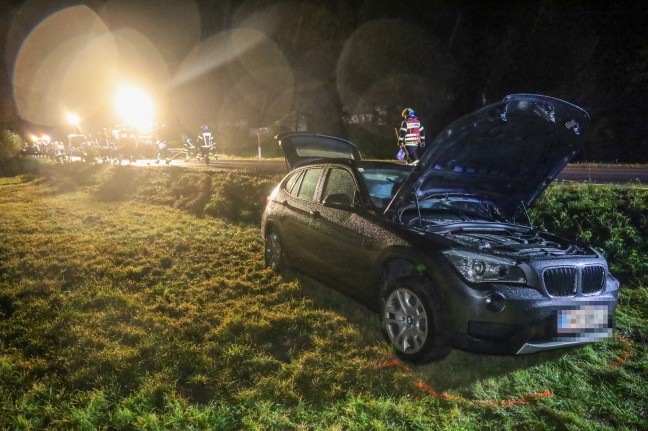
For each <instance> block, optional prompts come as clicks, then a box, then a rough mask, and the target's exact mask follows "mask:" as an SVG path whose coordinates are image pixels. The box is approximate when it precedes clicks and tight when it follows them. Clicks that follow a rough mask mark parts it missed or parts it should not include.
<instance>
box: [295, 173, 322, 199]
mask: <svg viewBox="0 0 648 431" xmlns="http://www.w3.org/2000/svg"><path fill="white" fill-rule="evenodd" d="M323 171H324V169H323V168H313V169H308V170H306V172H305V173H304V175H303V176H302V180H301V184H300V185H299V191H298V192H297V197H298V198H301V199H304V200H308V201H312V200H313V199H314V198H315V191H316V190H317V184H318V183H319V180H320V178H321V177H322V172H323ZM291 194H294V190H293V193H291Z"/></svg>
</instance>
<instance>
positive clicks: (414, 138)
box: [398, 117, 425, 147]
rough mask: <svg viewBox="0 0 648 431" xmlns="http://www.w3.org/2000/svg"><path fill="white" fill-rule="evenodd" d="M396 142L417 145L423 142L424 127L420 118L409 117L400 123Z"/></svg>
mask: <svg viewBox="0 0 648 431" xmlns="http://www.w3.org/2000/svg"><path fill="white" fill-rule="evenodd" d="M398 142H399V143H400V144H405V145H406V146H412V147H418V146H419V144H420V143H421V142H425V129H424V127H423V125H422V124H421V120H419V119H418V118H417V117H411V118H408V119H407V120H405V121H403V122H402V123H401V128H400V132H399V139H398Z"/></svg>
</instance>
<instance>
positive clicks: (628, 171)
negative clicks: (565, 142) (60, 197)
mask: <svg viewBox="0 0 648 431" xmlns="http://www.w3.org/2000/svg"><path fill="white" fill-rule="evenodd" d="M125 164H126V163H125ZM134 164H135V165H137V166H157V165H158V163H157V162H156V161H155V160H138V161H137V162H135V163H134ZM159 165H160V166H165V163H164V162H162V163H160V164H159ZM169 165H172V166H181V167H182V166H185V167H192V168H194V167H201V166H202V167H207V166H205V163H204V162H201V161H197V160H189V161H187V162H185V161H184V159H174V160H171V162H170V164H169ZM209 168H212V169H217V168H220V169H244V170H248V171H255V172H263V173H276V174H282V173H287V172H288V168H287V167H286V162H285V161H284V160H279V159H261V160H257V159H213V158H212V159H211V160H210V163H209ZM557 179H558V180H568V181H580V182H590V183H596V184H627V183H630V182H632V183H638V184H644V185H645V184H648V166H646V167H643V168H639V167H625V166H620V167H615V166H587V165H568V166H567V167H566V168H565V169H563V170H562V172H561V173H560V174H559V175H558V178H557Z"/></svg>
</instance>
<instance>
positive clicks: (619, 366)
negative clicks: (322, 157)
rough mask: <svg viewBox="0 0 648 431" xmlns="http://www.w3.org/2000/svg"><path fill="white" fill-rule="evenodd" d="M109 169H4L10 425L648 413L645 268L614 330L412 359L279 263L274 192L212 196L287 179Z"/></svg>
mask: <svg viewBox="0 0 648 431" xmlns="http://www.w3.org/2000/svg"><path fill="white" fill-rule="evenodd" d="M65 169H71V168H65ZM93 169H96V171H88V172H75V171H72V170H70V171H69V172H63V171H52V172H49V173H46V174H42V175H40V176H35V177H32V178H26V177H25V178H23V177H14V178H5V179H0V376H1V378H0V429H25V430H28V429H53V430H70V429H78V430H81V429H92V430H96V429H106V430H108V429H110V430H113V429H117V430H161V429H178V430H186V429H215V430H237V429H258V430H266V429H277V430H286V429H308V430H310V429H327V430H342V429H345V430H346V429H357V430H381V429H383V430H394V429H407V430H410V429H412V430H429V429H489V428H492V429H565V430H566V429H570V430H571V429H594V430H597V429H601V430H603V429H646V428H648V419H646V417H647V416H648V412H646V406H648V391H647V390H646V383H647V376H648V373H647V370H648V360H647V359H646V358H647V357H648V356H647V355H646V353H648V352H647V350H648V349H647V348H646V346H647V345H648V342H647V341H648V311H647V310H648V293H647V292H648V289H646V287H647V286H645V285H643V284H642V282H641V280H642V279H641V278H639V279H638V280H639V281H637V282H636V284H635V285H634V286H632V288H626V289H624V290H623V291H622V296H621V300H620V305H619V309H618V313H617V325H618V334H617V337H616V338H615V339H614V340H611V341H609V342H606V343H598V344H594V345H591V346H586V347H581V348H573V349H567V350H561V351H555V352H547V353H541V354H536V355H531V356H524V357H513V356H489V355H475V354H470V353H466V352H461V351H453V352H452V353H451V354H450V355H449V356H448V357H447V358H446V359H444V360H443V361H440V362H437V363H433V364H428V365H425V366H417V367H411V366H409V365H407V364H402V363H399V362H396V361H394V360H393V358H392V357H391V356H390V355H389V349H388V346H387V345H386V343H385V342H384V341H383V339H382V336H381V334H380V331H379V329H378V319H377V317H376V315H375V314H373V313H371V312H370V311H368V310H367V309H366V308H364V307H363V306H362V305H360V304H358V303H357V302H355V301H353V300H350V299H348V298H346V297H344V296H342V295H341V294H339V293H337V292H335V291H334V290H332V289H330V288H328V287H326V286H323V285H321V284H319V283H317V282H315V281H313V280H311V279H308V278H306V277H304V276H303V275H301V274H298V273H290V272H288V273H286V274H283V275H282V276H278V275H274V274H272V273H271V272H269V271H268V270H266V269H264V268H263V264H262V243H261V240H260V236H259V231H258V226H257V225H256V222H255V220H256V219H255V217H256V212H255V211H257V208H256V206H255V205H256V203H251V204H249V205H246V204H245V203H244V202H239V203H235V204H233V207H236V208H237V210H236V211H233V210H232V211H231V212H224V213H213V215H211V214H210V213H209V212H208V211H207V208H208V207H209V203H210V202H213V201H215V198H214V196H215V195H218V196H219V198H218V199H220V200H221V202H228V200H229V199H232V197H231V196H232V195H233V194H236V193H235V191H236V190H237V189H239V188H242V187H244V188H248V189H250V190H255V191H250V193H251V194H250V197H249V198H250V199H252V198H251V196H252V195H255V194H256V195H259V196H262V195H263V194H264V193H265V191H266V190H265V189H266V187H267V185H268V184H271V182H272V181H271V180H272V179H270V178H261V179H258V178H250V177H247V176H246V175H245V174H244V173H236V172H235V173H230V174H229V176H228V175H227V174H225V173H220V172H216V173H213V174H211V175H208V174H206V173H205V172H203V171H183V172H176V171H173V170H147V169H143V170H141V171H134V170H132V171H125V170H120V169H115V168H109V169H104V168H93ZM206 175H207V176H206ZM206 178H210V179H209V180H207V179H206ZM121 181H123V182H124V183H123V184H122V185H121V186H117V185H115V184H113V183H120V182H121ZM108 183H110V184H108ZM127 185H128V187H127ZM226 185H227V187H229V191H227V190H228V189H227V188H226ZM250 185H252V186H250ZM200 196H202V197H201V198H200V199H202V200H200V199H198V198H199V197H200ZM185 198H188V200H187V201H186V202H185V201H184V200H183V199H185ZM192 200H193V201H194V202H195V201H196V200H200V202H198V203H194V204H193V206H192V205H189V204H188V202H190V201H192ZM201 202H204V206H202V210H200V207H201V205H203V204H202V203H201ZM222 205H223V206H222V208H225V207H226V206H225V204H222ZM197 209H198V210H197ZM224 211H227V210H224Z"/></svg>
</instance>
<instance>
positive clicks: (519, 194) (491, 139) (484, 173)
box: [386, 94, 589, 219]
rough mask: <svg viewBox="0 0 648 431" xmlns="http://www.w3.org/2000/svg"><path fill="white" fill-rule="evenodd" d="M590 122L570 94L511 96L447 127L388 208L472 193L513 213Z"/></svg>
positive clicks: (538, 189)
mask: <svg viewBox="0 0 648 431" xmlns="http://www.w3.org/2000/svg"><path fill="white" fill-rule="evenodd" d="M588 124H589V115H588V114H587V112H585V111H584V110H583V109H581V108H579V107H578V106H576V105H572V104H571V103H568V102H565V101H563V100H559V99H555V98H553V97H548V96H540V95H529V94H516V95H511V96H507V97H506V98H505V99H504V100H502V101H501V102H498V103H494V104H492V105H489V106H486V107H484V108H482V109H479V110H478V111H475V112H474V113H472V114H469V115H467V116H465V117H463V118H461V119H459V120H457V121H455V122H454V123H452V124H450V126H448V127H447V128H446V129H445V130H443V131H442V132H441V133H440V134H439V135H438V136H437V138H436V139H435V140H434V141H433V142H432V143H431V144H429V146H428V148H427V150H426V152H425V153H424V154H423V156H422V158H421V160H420V161H419V164H418V165H417V166H416V167H415V168H414V169H413V171H412V173H411V174H410V176H409V177H408V178H407V180H406V181H405V182H404V183H403V185H402V186H401V187H400V189H399V190H398V192H397V193H396V195H395V196H394V199H393V200H392V202H391V204H390V205H389V207H388V208H387V210H386V211H390V210H391V209H395V208H399V207H402V206H403V205H410V204H413V203H415V202H416V201H417V200H419V201H420V200H422V199H425V198H426V197H427V196H430V195H435V194H436V195H438V194H443V193H469V194H473V195H478V196H481V197H483V198H484V199H486V200H490V201H492V202H493V203H495V204H496V205H497V206H498V208H499V209H500V211H501V212H502V214H503V215H504V216H506V217H507V218H509V219H511V218H514V217H515V214H516V212H517V211H518V210H519V209H520V208H521V207H522V205H524V206H529V205H531V204H532V203H533V202H534V201H535V200H536V199H537V198H538V197H539V196H540V195H541V194H542V192H543V191H544V190H545V189H546V188H547V186H548V185H549V183H550V182H551V181H553V179H554V178H555V177H556V175H558V173H559V172H560V171H561V170H562V169H563V168H564V167H565V165H566V164H567V163H568V162H569V161H570V160H571V159H572V158H573V157H574V156H575V155H576V154H577V153H578V152H580V151H581V150H582V148H583V145H584V138H583V135H584V132H585V128H586V127H587V125H588Z"/></svg>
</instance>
